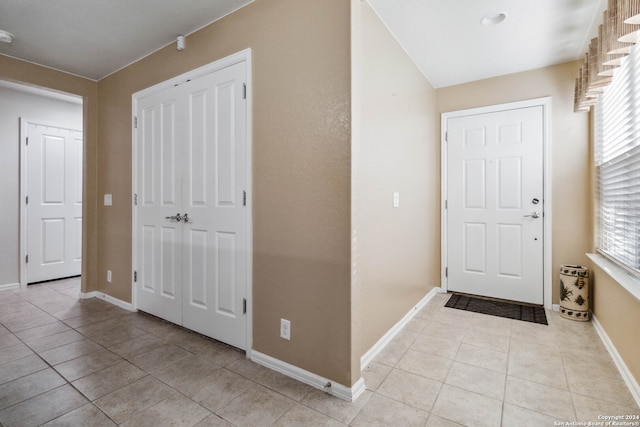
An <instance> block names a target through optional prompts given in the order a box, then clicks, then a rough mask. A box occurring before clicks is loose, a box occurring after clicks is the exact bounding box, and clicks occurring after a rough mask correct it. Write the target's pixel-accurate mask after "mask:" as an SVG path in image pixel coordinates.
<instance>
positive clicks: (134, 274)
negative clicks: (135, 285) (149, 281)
mask: <svg viewBox="0 0 640 427" xmlns="http://www.w3.org/2000/svg"><path fill="white" fill-rule="evenodd" d="M133 281H134V282H137V281H138V272H137V271H134V272H133Z"/></svg>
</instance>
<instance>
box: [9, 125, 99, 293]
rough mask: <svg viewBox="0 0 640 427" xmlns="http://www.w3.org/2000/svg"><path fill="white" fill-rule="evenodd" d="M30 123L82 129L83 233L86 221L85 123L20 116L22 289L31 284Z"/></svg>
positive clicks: (20, 253) (20, 252) (20, 254)
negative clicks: (78, 125) (79, 125)
mask: <svg viewBox="0 0 640 427" xmlns="http://www.w3.org/2000/svg"><path fill="white" fill-rule="evenodd" d="M29 124H35V125H40V126H50V127H55V128H60V129H71V130H80V132H82V195H83V200H82V228H81V230H82V233H83V234H84V232H85V221H84V212H85V210H84V205H85V200H84V194H85V193H84V188H85V185H84V183H85V179H84V177H85V171H84V169H85V168H84V165H85V162H84V156H85V150H86V138H85V130H84V123H83V125H82V129H72V128H71V127H70V126H61V125H55V124H52V123H47V121H46V120H31V119H29V118H26V117H20V137H19V138H20V249H19V256H20V287H21V288H22V289H26V288H27V285H28V284H29V278H28V277H27V252H28V244H27V228H28V227H27V225H28V217H27V213H28V206H27V196H28V195H29V194H28V191H27V179H28V178H29V176H28V171H27V127H28V126H29ZM82 255H83V258H82V261H80V262H81V263H84V251H83V253H82ZM80 272H81V273H82V267H81V268H80Z"/></svg>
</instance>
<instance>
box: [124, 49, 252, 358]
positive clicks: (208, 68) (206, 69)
mask: <svg viewBox="0 0 640 427" xmlns="http://www.w3.org/2000/svg"><path fill="white" fill-rule="evenodd" d="M251 56H252V55H251V49H250V48H249V49H245V50H242V51H240V52H237V53H235V54H232V55H230V56H227V57H225V58H222V59H219V60H217V61H215V62H212V63H210V64H207V65H204V66H202V67H199V68H196V69H194V70H191V71H188V72H186V73H184V74H181V75H179V76H176V77H173V78H171V79H169V80H166V81H164V82H162V83H158V84H156V85H154V86H151V87H149V88H147V89H143V90H141V91H139V92H136V93H134V94H133V95H132V96H131V98H132V109H131V123H132V125H131V135H132V136H131V141H132V144H131V153H132V156H131V159H132V172H133V174H132V179H131V184H132V194H134V195H135V193H136V191H137V182H136V177H137V164H138V162H137V156H136V149H135V147H136V138H137V133H136V129H135V125H134V122H135V115H136V111H137V107H138V99H139V98H143V97H145V96H149V95H151V94H153V93H156V92H159V91H162V90H164V89H166V88H169V87H172V86H175V85H176V84H179V83H181V82H184V81H185V80H187V79H196V78H198V77H200V76H203V75H206V74H211V73H214V72H216V71H218V70H221V69H223V68H226V67H229V66H231V65H235V64H239V63H243V62H244V64H245V68H246V77H247V81H246V85H247V87H246V103H247V108H246V114H247V120H246V126H247V129H246V135H247V159H246V160H247V180H246V182H247V184H246V185H247V242H246V245H247V246H246V247H247V264H246V265H247V267H246V268H247V289H246V295H247V330H246V339H247V343H246V354H247V357H251V348H252V346H253V327H252V325H253V275H252V272H253V198H252V194H253V193H252V189H253V188H252V146H253V144H252V141H253V133H252V128H253V125H252V123H253V117H252V112H253V105H252V104H253V102H252V99H253V97H252V93H253V92H252V88H253V86H252V74H251V71H252V69H253V67H252V63H251ZM134 197H135V196H134ZM134 203H135V200H132V209H131V211H132V238H131V241H132V266H133V270H134V271H135V270H136V269H137V265H138V263H137V259H136V254H137V241H136V239H135V232H136V221H137V218H136V213H137V210H136V209H135V208H134ZM131 306H132V308H133V311H137V310H138V303H137V300H136V283H135V282H134V277H133V272H132V273H131Z"/></svg>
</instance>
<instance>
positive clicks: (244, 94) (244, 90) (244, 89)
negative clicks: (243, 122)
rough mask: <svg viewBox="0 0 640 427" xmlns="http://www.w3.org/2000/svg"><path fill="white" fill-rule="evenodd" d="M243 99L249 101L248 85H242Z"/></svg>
mask: <svg viewBox="0 0 640 427" xmlns="http://www.w3.org/2000/svg"><path fill="white" fill-rule="evenodd" d="M242 99H247V84H246V83H242Z"/></svg>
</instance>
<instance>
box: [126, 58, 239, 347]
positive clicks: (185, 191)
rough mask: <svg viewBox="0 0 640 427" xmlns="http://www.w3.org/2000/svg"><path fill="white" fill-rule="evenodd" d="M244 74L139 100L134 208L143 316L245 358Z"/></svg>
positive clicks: (217, 75)
mask: <svg viewBox="0 0 640 427" xmlns="http://www.w3.org/2000/svg"><path fill="white" fill-rule="evenodd" d="M245 67H246V64H245V63H244V62H241V63H238V64H236V65H232V66H229V67H227V68H223V69H221V70H219V71H216V72H214V73H211V74H207V75H204V76H202V77H199V78H196V79H185V80H184V81H183V82H182V83H181V84H179V85H176V86H171V87H169V88H167V89H164V90H162V91H161V92H159V93H154V94H152V95H148V96H146V97H144V98H140V99H138V102H137V109H136V114H137V120H138V127H137V129H136V150H137V151H136V159H137V160H136V165H135V167H136V170H137V171H136V175H137V176H136V187H137V190H136V191H137V195H138V196H137V198H138V204H137V206H134V209H137V213H136V215H137V220H136V232H135V236H134V238H135V239H136V248H137V249H136V252H137V253H136V255H137V256H136V258H137V272H138V279H137V282H138V283H137V284H136V298H137V307H138V308H139V309H140V310H142V311H145V312H148V313H151V314H153V315H156V316H158V317H161V318H164V319H167V320H169V321H171V322H174V323H176V324H179V325H183V326H185V327H186V328H189V329H192V330H194V331H197V332H199V333H202V334H204V335H207V336H210V337H212V338H215V339H217V340H220V341H223V342H225V343H228V344H231V345H233V346H235V347H238V348H242V349H245V348H246V326H247V325H246V316H245V312H244V304H245V298H246V292H247V257H248V256H249V255H248V254H247V233H248V216H247V211H246V209H247V208H246V205H245V203H244V201H245V189H246V185H247V182H246V179H247V178H246V177H247V168H248V166H247V135H246V120H247V119H246V115H247V111H246V100H245V99H244V82H245V78H246V68H245ZM172 217H173V218H172Z"/></svg>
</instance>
